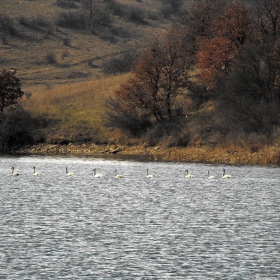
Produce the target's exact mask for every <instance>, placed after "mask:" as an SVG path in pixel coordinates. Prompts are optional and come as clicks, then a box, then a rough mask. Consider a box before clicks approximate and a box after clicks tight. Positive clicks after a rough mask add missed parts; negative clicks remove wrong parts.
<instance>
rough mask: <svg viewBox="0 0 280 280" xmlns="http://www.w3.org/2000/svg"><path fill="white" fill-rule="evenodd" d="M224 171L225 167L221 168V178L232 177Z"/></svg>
mask: <svg viewBox="0 0 280 280" xmlns="http://www.w3.org/2000/svg"><path fill="white" fill-rule="evenodd" d="M225 173H226V170H225V169H223V175H222V178H232V176H231V175H229V174H225Z"/></svg>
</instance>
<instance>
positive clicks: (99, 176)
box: [92, 168, 104, 178]
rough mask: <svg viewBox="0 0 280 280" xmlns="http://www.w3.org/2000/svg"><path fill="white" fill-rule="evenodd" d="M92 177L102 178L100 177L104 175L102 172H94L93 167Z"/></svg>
mask: <svg viewBox="0 0 280 280" xmlns="http://www.w3.org/2000/svg"><path fill="white" fill-rule="evenodd" d="M92 171H93V177H94V178H102V177H104V175H103V174H99V173H98V174H96V168H94V169H93V170H92Z"/></svg>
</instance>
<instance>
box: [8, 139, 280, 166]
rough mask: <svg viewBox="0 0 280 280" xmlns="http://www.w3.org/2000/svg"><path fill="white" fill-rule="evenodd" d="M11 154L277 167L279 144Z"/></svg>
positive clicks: (59, 148) (81, 147) (72, 148)
mask: <svg viewBox="0 0 280 280" xmlns="http://www.w3.org/2000/svg"><path fill="white" fill-rule="evenodd" d="M11 152H12V153H13V154H17V155H20V154H28V155H45V156H50V155H61V156H63V155H69V156H93V157H106V158H117V159H118V158H119V159H121V158H127V159H128V158H133V157H134V158H137V157H138V158H139V159H140V160H148V161H172V162H205V163H212V164H214V163H215V164H234V165H246V164H247V165H264V166H271V165H274V166H280V145H278V146H263V147H261V148H259V149H257V150H254V151H251V150H250V149H249V148H244V147H235V146H230V147H210V146H200V147H196V146H188V147H183V148H179V147H171V148H166V147H163V146H160V145H157V146H154V147H147V146H144V145H142V146H125V145H96V144H94V143H83V144H72V143H70V144H68V145H61V144H45V143H44V144H37V145H31V146H25V147H22V148H20V149H18V150H13V151H11Z"/></svg>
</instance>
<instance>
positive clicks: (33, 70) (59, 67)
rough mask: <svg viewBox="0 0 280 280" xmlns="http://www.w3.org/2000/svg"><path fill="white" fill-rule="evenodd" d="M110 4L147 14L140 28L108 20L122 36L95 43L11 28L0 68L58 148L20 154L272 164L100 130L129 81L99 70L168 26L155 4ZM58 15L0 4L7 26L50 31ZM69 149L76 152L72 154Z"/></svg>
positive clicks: (260, 148)
mask: <svg viewBox="0 0 280 280" xmlns="http://www.w3.org/2000/svg"><path fill="white" fill-rule="evenodd" d="M117 2H118V3H121V4H123V5H130V6H134V7H135V8H137V9H144V10H145V11H149V12H150V18H148V19H147V20H148V24H137V23H133V22H129V21H127V20H125V19H123V18H121V17H118V16H114V22H113V27H114V28H115V29H114V30H121V32H124V34H125V35H122V36H119V35H114V34H113V35H112V33H107V34H105V35H106V36H99V35H96V34H92V33H89V32H87V31H81V30H74V29H69V28H62V27H55V25H54V29H51V30H49V31H48V32H41V31H36V30H32V29H28V28H25V27H23V26H21V25H19V24H17V28H19V30H20V31H21V32H22V34H24V37H23V38H22V37H21V38H19V37H17V36H15V37H14V36H11V37H9V38H8V40H7V43H6V44H0V53H1V56H0V68H2V69H3V68H4V69H11V68H14V69H16V70H17V77H18V78H20V80H21V81H22V89H23V91H24V92H26V93H27V94H26V96H25V97H24V99H23V100H22V101H21V102H22V105H23V107H24V108H26V109H27V110H29V111H31V112H32V113H34V114H36V115H41V116H44V117H47V118H48V119H50V120H51V125H50V126H49V127H48V128H47V129H46V128H44V129H42V130H43V131H41V132H40V135H42V134H43V135H44V137H45V140H46V142H47V143H48V144H64V145H63V146H64V148H61V147H62V146H61V145H52V147H50V146H48V147H47V148H42V146H41V144H40V145H38V146H37V147H31V148H30V147H29V148H27V149H22V150H21V151H22V152H34V153H57V152H60V153H73V154H80V153H83V154H107V153H109V154H110V153H113V152H114V151H116V150H118V153H120V154H144V155H152V156H153V158H154V159H155V160H157V159H163V160H173V161H189V160H190V161H206V162H225V163H231V164H244V163H245V164H280V147H279V145H274V146H267V145H262V144H258V143H255V144H254V145H255V146H254V147H255V148H252V147H253V146H252V145H246V144H245V145H243V146H242V145H238V146H237V145H234V144H229V145H228V146H227V147H215V148H213V147H209V146H205V145H204V144H203V143H200V142H196V140H195V139H193V141H192V143H191V145H190V146H189V147H187V148H166V147H165V143H161V145H158V146H156V147H149V145H147V143H143V141H142V142H141V140H135V139H131V138H129V137H127V136H123V135H120V133H119V132H117V131H115V130H113V129H111V128H107V127H104V126H103V123H102V120H103V117H104V111H105V107H104V105H105V101H106V99H107V98H108V97H109V96H112V95H113V94H114V91H115V90H116V89H117V88H118V87H119V85H120V84H121V83H124V82H125V81H126V80H127V78H128V76H129V74H122V75H116V76H106V75H105V74H104V73H103V72H102V64H103V63H104V61H105V60H106V59H108V58H111V57H113V56H114V55H116V54H118V53H122V52H123V51H124V49H125V48H127V47H135V46H141V45H142V44H143V43H145V42H146V41H147V38H149V37H155V36H156V35H157V34H160V33H161V32H163V31H164V30H167V29H168V28H169V26H170V23H171V21H170V20H168V19H166V18H164V17H162V15H161V16H160V15H159V11H160V8H161V4H162V1H155V0H142V1H136V0H135V1H128V0H118V1H117ZM64 11H65V9H63V8H61V7H58V6H57V5H56V1H55V0H52V1H51V0H50V1H44V0H32V1H31V0H22V1H19V0H12V1H11V0H1V11H0V13H5V14H6V15H8V16H9V17H11V18H13V19H14V21H15V22H16V21H18V20H19V18H20V17H21V16H24V17H25V18H28V19H32V18H36V17H37V16H40V17H43V18H45V19H46V20H49V22H51V23H54V22H55V19H56V18H57V15H58V14H59V13H60V12H64ZM151 15H153V16H151ZM111 28H112V26H111ZM182 100H183V101H185V102H186V100H185V99H184V98H183V99H182ZM208 105H209V104H208ZM72 142H83V143H84V144H82V146H74V145H73V144H71V143H72ZM86 142H88V143H86ZM92 142H94V143H96V144H99V146H98V147H97V146H96V145H95V144H92ZM69 143H70V144H69ZM65 144H69V145H65ZM201 144H202V146H201ZM133 145H134V146H133ZM112 151H113V152H112Z"/></svg>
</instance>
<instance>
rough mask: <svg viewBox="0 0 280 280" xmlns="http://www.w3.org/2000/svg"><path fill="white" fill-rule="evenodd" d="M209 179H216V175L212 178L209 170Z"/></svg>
mask: <svg viewBox="0 0 280 280" xmlns="http://www.w3.org/2000/svg"><path fill="white" fill-rule="evenodd" d="M208 179H216V176H214V175H211V176H210V172H209V170H208Z"/></svg>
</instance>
